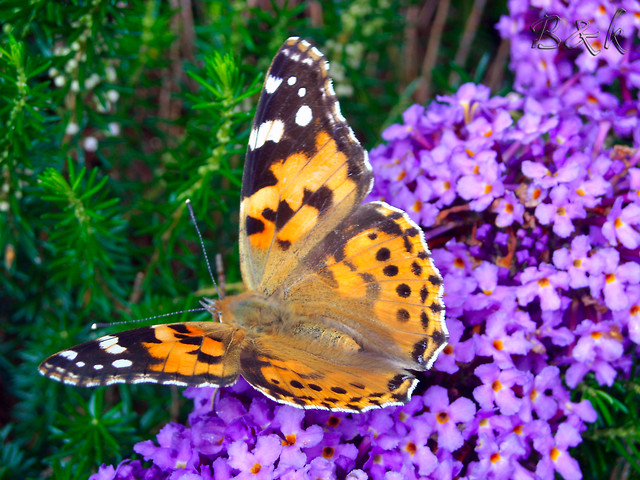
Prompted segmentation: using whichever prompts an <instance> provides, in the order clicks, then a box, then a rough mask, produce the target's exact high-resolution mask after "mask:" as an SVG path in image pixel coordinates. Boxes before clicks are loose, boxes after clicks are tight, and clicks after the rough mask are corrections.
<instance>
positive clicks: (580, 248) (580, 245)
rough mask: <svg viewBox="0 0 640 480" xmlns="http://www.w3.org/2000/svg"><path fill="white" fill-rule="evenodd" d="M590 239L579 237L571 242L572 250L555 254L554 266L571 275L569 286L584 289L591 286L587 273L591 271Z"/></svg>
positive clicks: (565, 249) (563, 249)
mask: <svg viewBox="0 0 640 480" xmlns="http://www.w3.org/2000/svg"><path fill="white" fill-rule="evenodd" d="M590 251H591V244H590V242H589V237H587V236H586V235H579V236H577V237H575V238H574V239H573V240H572V241H571V249H567V248H559V249H558V250H556V251H555V252H553V264H554V265H555V266H556V267H557V268H559V269H562V270H566V271H567V272H568V273H569V286H570V287H571V288H583V287H586V286H588V285H589V281H588V278H587V272H588V269H589V264H590V260H589V252H590Z"/></svg>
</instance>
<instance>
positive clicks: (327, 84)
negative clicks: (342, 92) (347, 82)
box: [325, 79, 336, 96]
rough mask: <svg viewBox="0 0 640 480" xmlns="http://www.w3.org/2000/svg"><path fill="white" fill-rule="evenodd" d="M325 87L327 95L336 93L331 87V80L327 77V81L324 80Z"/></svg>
mask: <svg viewBox="0 0 640 480" xmlns="http://www.w3.org/2000/svg"><path fill="white" fill-rule="evenodd" d="M325 85H326V88H327V92H329V95H334V96H335V94H336V91H335V90H334V88H333V82H332V81H331V79H329V81H328V82H326V84H325Z"/></svg>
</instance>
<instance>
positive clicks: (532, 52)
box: [92, 0, 640, 480]
mask: <svg viewBox="0 0 640 480" xmlns="http://www.w3.org/2000/svg"><path fill="white" fill-rule="evenodd" d="M540 5H544V10H542V9H541V8H540V7H539V6H540ZM509 8H510V15H509V16H505V17H503V18H502V19H501V20H500V22H499V24H498V29H499V31H500V32H501V34H502V35H503V37H505V38H509V39H510V40H511V49H512V61H511V69H512V70H513V72H514V75H515V88H516V92H514V93H512V94H510V95H507V96H506V97H491V96H490V94H489V90H488V89H487V88H486V87H483V86H481V85H473V84H465V85H462V86H461V87H460V89H459V90H458V91H457V93H456V94H454V95H451V96H442V97H438V99H437V102H433V103H431V104H430V105H429V106H428V107H427V108H424V107H422V106H419V105H414V106H412V107H410V108H409V109H408V110H407V111H406V112H405V113H404V116H403V119H404V122H403V124H401V125H393V126H391V127H390V128H388V129H387V130H386V131H385V132H384V134H383V137H384V139H385V140H386V142H387V143H386V144H384V145H382V146H380V147H378V148H376V149H374V150H373V151H372V152H371V155H370V157H371V162H372V164H373V166H374V171H375V172H376V184H375V187H374V190H373V192H372V194H371V199H383V200H387V201H389V202H390V203H392V204H393V205H395V206H398V207H400V208H403V209H405V210H406V211H407V212H409V214H410V215H411V217H412V218H413V219H414V220H415V221H416V222H418V223H419V224H421V225H422V226H424V227H425V229H426V231H427V235H428V237H429V238H430V244H431V246H432V250H433V257H434V260H435V263H436V265H437V266H438V267H439V268H440V271H441V273H442V275H443V277H444V285H445V304H446V307H447V325H448V328H449V332H450V344H449V345H448V346H447V347H446V348H445V350H444V351H443V352H442V353H441V355H440V357H439V358H438V360H437V361H436V363H435V365H434V371H432V372H428V373H427V374H425V376H424V381H423V382H421V388H419V389H418V391H417V392H416V393H415V394H414V397H413V399H412V400H411V401H410V402H409V403H408V404H407V405H404V406H402V407H399V408H385V409H381V410H375V411H369V412H366V413H364V414H345V413H332V412H325V411H302V410H298V409H295V408H292V407H289V406H286V405H278V404H275V403H274V402H272V401H270V400H268V399H266V398H265V397H264V396H262V395H261V394H259V393H257V392H255V391H254V390H253V389H251V388H250V387H249V386H248V385H247V383H246V382H244V381H243V380H241V381H240V382H238V383H237V384H236V385H235V386H234V387H231V388H226V389H222V390H221V391H219V392H218V396H217V398H216V393H215V391H214V390H212V389H208V388H203V389H193V388H190V389H188V390H187V391H186V392H185V395H186V396H187V397H189V398H192V399H193V400H194V402H195V409H194V411H193V413H192V414H191V415H190V417H189V425H190V426H189V427H186V426H183V425H179V424H175V423H170V424H168V425H166V426H165V427H164V428H163V429H162V430H161V431H160V433H159V434H158V436H157V439H156V441H155V442H153V441H150V440H149V441H145V442H142V443H139V444H138V445H136V447H135V451H136V452H137V453H138V454H140V455H141V456H142V458H143V459H144V462H143V461H141V460H133V461H130V460H126V461H124V462H122V463H121V464H120V465H118V466H116V467H114V466H103V467H101V469H100V471H99V472H98V473H97V474H95V475H94V476H93V477H92V478H93V479H94V480H98V479H100V480H106V479H129V478H145V479H156V478H163V479H164V478H171V479H178V478H180V479H184V480H190V479H196V478H197V479H216V480H219V479H228V478H239V479H260V478H263V479H271V478H275V479H299V480H306V479H316V478H322V479H331V478H347V479H351V480H361V479H367V478H372V479H385V480H396V479H398V480H399V479H414V478H424V479H431V478H433V479H444V480H446V479H452V478H461V479H474V478H488V479H512V478H513V479H534V478H542V479H553V478H554V476H555V475H556V474H559V475H560V476H562V478H564V479H565V480H573V479H580V478H582V474H581V471H580V467H579V465H578V463H577V461H576V460H575V459H574V458H572V456H571V454H570V449H571V448H572V447H575V446H577V445H578V444H580V443H581V433H582V432H583V431H584V430H585V429H586V423H588V422H594V421H595V420H596V416H597V414H596V412H595V410H594V409H593V407H592V406H591V404H590V402H589V401H587V400H582V401H576V399H575V397H574V398H573V400H572V397H571V389H573V388H575V387H576V386H577V385H578V384H579V383H580V382H581V381H582V380H583V379H584V378H585V375H587V374H591V375H593V377H594V378H595V380H596V381H597V382H599V383H600V384H602V385H612V383H613V382H614V381H615V379H616V377H617V376H618V375H627V374H628V373H629V370H630V367H631V362H632V360H631V359H632V356H633V355H634V352H636V351H637V349H638V344H640V263H639V261H638V259H639V258H640V255H639V254H640V167H639V160H640V153H639V151H638V148H637V147H638V145H639V144H640V121H639V118H640V116H639V115H638V111H640V104H639V102H638V100H637V98H638V88H639V87H640V50H639V49H638V48H637V45H638V42H637V36H638V27H639V26H640V20H639V19H640V7H638V4H637V2H631V1H628V2H624V1H620V2H608V1H604V2H603V1H598V2H591V1H586V2H559V1H553V0H551V1H531V2H523V1H515V0H513V1H510V2H509ZM618 8H623V9H625V11H626V13H623V14H621V15H618V16H617V17H616V16H615V12H616V11H617V9H618ZM545 13H554V14H557V15H558V17H559V18H560V19H561V21H560V24H561V26H560V28H559V30H558V31H556V33H555V35H557V36H559V37H562V39H565V38H568V37H570V36H571V33H572V30H571V29H572V28H573V31H575V25H576V22H580V21H590V20H591V21H592V22H593V23H592V25H591V27H590V28H591V30H589V32H593V31H595V30H599V31H600V38H599V40H593V39H590V41H591V44H590V48H586V47H585V46H578V48H569V47H570V46H573V45H571V44H575V43H576V40H575V39H573V40H572V42H567V43H569V45H559V48H555V49H546V50H545V49H538V48H532V44H533V40H534V39H535V37H536V34H535V33H534V32H532V31H531V30H530V29H529V26H530V25H533V24H535V23H536V22H538V21H539V20H540V19H543V18H544V17H543V16H544V14H545ZM614 17H615V25H614V28H612V29H610V30H611V31H616V30H617V29H620V28H621V29H622V30H623V31H624V33H619V36H618V37H616V39H615V40H616V42H617V43H618V44H619V45H620V47H621V50H624V53H622V52H621V51H619V50H618V49H616V48H614V46H613V43H614V42H613V41H609V48H608V49H607V48H605V47H606V43H607V42H606V40H605V38H604V37H605V34H606V32H607V30H608V29H609V25H610V23H611V20H612V18H614ZM534 30H535V29H534ZM633 46H635V47H636V48H635V51H634V48H632V47H633ZM591 47H593V48H591ZM596 50H599V53H598V54H597V55H596V54H595V53H594V52H595V51H596ZM625 145H626V146H625ZM628 145H632V147H629V146H628ZM214 398H215V401H214Z"/></svg>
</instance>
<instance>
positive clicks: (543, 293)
mask: <svg viewBox="0 0 640 480" xmlns="http://www.w3.org/2000/svg"><path fill="white" fill-rule="evenodd" d="M520 282H521V283H522V286H520V287H518V289H517V296H518V303H519V304H520V305H522V306H525V305H528V304H529V303H531V301H532V300H533V299H534V298H536V297H538V298H539V299H540V307H541V308H542V309H543V310H558V309H559V308H560V307H561V304H562V300H561V298H562V297H561V296H560V294H559V293H558V289H566V288H567V287H568V286H569V275H568V274H567V272H563V271H558V270H556V269H555V268H553V267H552V266H551V265H548V264H545V265H540V267H529V268H527V269H525V271H524V272H522V275H521V276H520Z"/></svg>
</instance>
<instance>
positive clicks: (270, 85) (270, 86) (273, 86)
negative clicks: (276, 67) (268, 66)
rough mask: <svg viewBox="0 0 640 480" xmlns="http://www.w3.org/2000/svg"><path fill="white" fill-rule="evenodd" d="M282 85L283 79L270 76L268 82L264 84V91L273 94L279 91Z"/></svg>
mask: <svg viewBox="0 0 640 480" xmlns="http://www.w3.org/2000/svg"><path fill="white" fill-rule="evenodd" d="M281 83H282V78H278V77H274V76H273V75H269V76H268V77H267V81H266V82H265V84H264V90H265V92H267V93H273V92H275V91H276V90H277V89H278V87H279V86H280V84H281Z"/></svg>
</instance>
